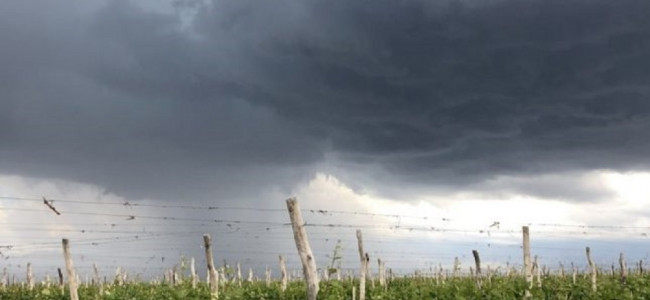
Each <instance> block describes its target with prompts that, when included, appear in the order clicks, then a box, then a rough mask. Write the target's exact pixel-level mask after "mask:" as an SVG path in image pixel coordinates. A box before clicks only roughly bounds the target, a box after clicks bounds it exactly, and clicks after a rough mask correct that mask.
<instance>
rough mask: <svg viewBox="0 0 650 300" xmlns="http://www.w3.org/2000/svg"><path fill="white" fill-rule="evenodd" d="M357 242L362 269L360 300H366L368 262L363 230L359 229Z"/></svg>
mask: <svg viewBox="0 0 650 300" xmlns="http://www.w3.org/2000/svg"><path fill="white" fill-rule="evenodd" d="M357 242H358V246H359V260H360V261H361V267H360V268H359V300H365V299H366V270H367V268H366V264H367V263H368V261H367V260H366V255H365V252H363V236H362V234H361V230H360V229H357Z"/></svg>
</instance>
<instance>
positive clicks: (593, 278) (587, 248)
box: [585, 247, 598, 292]
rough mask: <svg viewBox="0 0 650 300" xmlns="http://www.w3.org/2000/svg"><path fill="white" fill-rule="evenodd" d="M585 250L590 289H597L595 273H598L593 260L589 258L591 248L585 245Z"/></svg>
mask: <svg viewBox="0 0 650 300" xmlns="http://www.w3.org/2000/svg"><path fill="white" fill-rule="evenodd" d="M585 252H586V254H587V261H588V262H589V269H591V290H592V291H594V292H595V291H596V289H597V285H596V276H597V275H596V274H597V273H598V270H597V269H596V264H594V261H593V260H592V259H591V249H589V247H586V248H585Z"/></svg>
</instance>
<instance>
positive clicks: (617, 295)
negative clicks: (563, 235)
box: [0, 274, 650, 300]
mask: <svg viewBox="0 0 650 300" xmlns="http://www.w3.org/2000/svg"><path fill="white" fill-rule="evenodd" d="M481 281H482V283H481V287H480V288H479V287H478V286H477V283H476V280H475V278H471V277H458V278H446V279H444V280H443V278H424V277H422V278H415V277H412V278H394V279H392V280H390V281H389V282H388V283H387V285H386V286H385V287H380V286H379V284H378V282H377V281H375V282H374V283H373V282H368V284H367V294H366V296H367V297H366V299H384V300H400V299H404V300H406V299H454V300H459V299H495V300H496V299H523V298H524V293H525V287H526V283H525V280H524V278H523V277H521V276H504V275H493V276H490V277H483V278H481ZM541 281H542V286H541V288H540V287H538V286H537V285H535V286H534V287H533V288H532V289H531V293H532V299H558V300H560V299H621V300H623V299H650V276H648V275H641V274H635V275H631V276H629V277H628V278H627V280H626V282H625V283H622V282H621V279H620V277H619V276H612V275H611V274H608V275H602V276H600V277H599V281H598V290H597V291H596V292H593V291H592V290H591V281H590V279H589V276H585V275H583V274H578V275H577V276H576V282H575V283H573V280H572V276H564V277H561V276H559V275H546V276H542V277H541ZM357 285H358V280H340V281H339V280H330V281H324V280H323V281H321V283H320V293H319V297H318V299H330V300H334V299H352V293H353V287H356V286H357ZM373 286H374V287H373ZM355 290H357V292H358V288H355ZM306 295H307V294H306V288H305V284H304V283H303V282H301V281H292V282H289V284H288V286H287V289H286V290H285V291H284V292H282V291H281V288H280V282H278V281H274V282H271V284H270V285H268V286H267V284H266V282H264V281H258V282H241V285H240V284H239V283H238V282H235V281H233V282H228V283H225V284H221V286H220V294H219V299H242V300H258V299H287V300H289V299H291V300H298V299H306ZM79 298H80V299H107V300H108V299H115V300H117V299H121V300H122V299H179V300H180V299H206V300H207V299H210V290H209V287H208V285H207V284H205V283H199V284H198V285H197V286H196V288H192V284H191V282H190V281H189V280H184V281H181V282H179V283H178V284H175V285H174V284H166V283H134V282H132V283H127V284H123V285H118V284H117V283H115V284H106V285H102V286H100V285H91V284H89V285H81V286H80V287H79ZM356 298H357V299H358V296H356ZM0 299H25V300H27V299H42V300H67V299H70V298H69V293H68V291H67V288H66V289H65V290H64V291H63V292H62V290H61V288H60V287H59V286H58V285H56V284H43V283H42V284H37V285H36V286H35V287H34V288H33V289H31V290H30V289H29V288H28V287H27V286H26V285H24V284H15V285H9V286H6V287H4V288H2V289H1V290H0Z"/></svg>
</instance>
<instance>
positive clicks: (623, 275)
mask: <svg viewBox="0 0 650 300" xmlns="http://www.w3.org/2000/svg"><path fill="white" fill-rule="evenodd" d="M618 263H619V264H620V266H621V282H622V283H623V284H625V282H627V264H626V263H625V256H624V255H623V252H621V255H620V256H619V257H618Z"/></svg>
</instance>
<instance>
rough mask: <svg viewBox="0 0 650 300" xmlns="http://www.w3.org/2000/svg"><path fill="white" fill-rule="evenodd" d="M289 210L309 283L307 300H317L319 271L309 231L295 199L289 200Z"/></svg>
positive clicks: (303, 269) (304, 271)
mask: <svg viewBox="0 0 650 300" xmlns="http://www.w3.org/2000/svg"><path fill="white" fill-rule="evenodd" d="M287 210H289V217H290V219H291V227H292V228H293V238H294V239H295V241H296V248H297V249H298V254H299V255H300V261H301V262H302V271H303V274H304V275H305V281H306V282H307V299H308V300H316V298H317V297H318V269H317V267H316V260H315V259H314V254H313V253H312V252H311V247H310V246H309V239H308V238H307V231H306V230H305V221H304V220H303V219H302V215H301V213H300V205H299V204H298V201H296V199H295V198H289V199H287Z"/></svg>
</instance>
